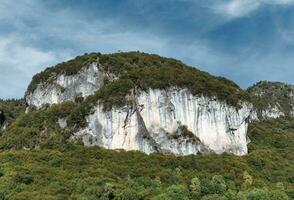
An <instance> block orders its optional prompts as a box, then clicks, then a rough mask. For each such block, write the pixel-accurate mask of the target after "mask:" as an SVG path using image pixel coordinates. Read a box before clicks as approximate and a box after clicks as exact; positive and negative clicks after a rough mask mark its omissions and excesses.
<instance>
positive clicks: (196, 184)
mask: <svg viewBox="0 0 294 200" xmlns="http://www.w3.org/2000/svg"><path fill="white" fill-rule="evenodd" d="M190 190H191V192H192V193H193V194H194V195H195V196H196V197H198V196H200V193H201V182H200V180H199V178H198V177H195V178H193V179H192V180H191V184H190Z"/></svg>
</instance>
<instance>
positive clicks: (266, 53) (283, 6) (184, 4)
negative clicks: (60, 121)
mask: <svg viewBox="0 0 294 200" xmlns="http://www.w3.org/2000/svg"><path fill="white" fill-rule="evenodd" d="M119 50H120V51H133V50H139V51H144V52H150V53H156V54H160V55H163V56H167V57H174V58H177V59H180V60H182V61H183V62H185V63H186V64H189V65H191V66H195V67H197V68H199V69H201V70H204V71H208V72H210V73H211V74H214V75H218V76H225V77H227V78H230V79H232V80H234V81H235V82H237V83H238V84H239V85H240V86H241V87H242V88H246V87H248V86H250V85H252V84H253V83H255V82H257V81H259V80H271V81H283V82H287V83H292V84H293V83H294V0H160V1H159V0H153V1H152V0H80V1H75V0H50V1H43V0H14V1H12V0H0V98H19V97H22V96H23V95H24V92H25V90H26V87H27V85H28V83H29V82H30V80H31V78H32V76H33V75H34V74H35V73H37V72H40V71H41V70H43V69H44V68H46V67H48V66H52V65H55V64H56V63H58V62H60V61H63V60H68V59H70V58H72V57H75V56H77V55H79V54H84V53H85V52H102V53H105V52H117V51H119Z"/></svg>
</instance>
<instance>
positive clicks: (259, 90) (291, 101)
mask: <svg viewBox="0 0 294 200" xmlns="http://www.w3.org/2000/svg"><path fill="white" fill-rule="evenodd" d="M247 91H248V93H249V95H250V96H251V98H252V101H253V104H254V107H255V110H256V113H257V115H258V118H259V119H260V120H263V119H269V118H279V117H284V116H289V117H294V86H293V85H289V84H285V83H280V82H267V81H261V82H259V83H257V84H255V85H254V86H252V87H250V88H248V90H247Z"/></svg>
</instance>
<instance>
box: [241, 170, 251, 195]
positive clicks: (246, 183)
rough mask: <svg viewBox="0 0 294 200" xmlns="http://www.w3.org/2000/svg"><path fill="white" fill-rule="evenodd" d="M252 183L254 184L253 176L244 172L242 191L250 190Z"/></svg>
mask: <svg viewBox="0 0 294 200" xmlns="http://www.w3.org/2000/svg"><path fill="white" fill-rule="evenodd" d="M252 182H253V178H252V176H251V175H250V174H249V173H248V172H247V171H244V173H243V184H242V189H243V190H248V189H249V188H250V187H251V185H252Z"/></svg>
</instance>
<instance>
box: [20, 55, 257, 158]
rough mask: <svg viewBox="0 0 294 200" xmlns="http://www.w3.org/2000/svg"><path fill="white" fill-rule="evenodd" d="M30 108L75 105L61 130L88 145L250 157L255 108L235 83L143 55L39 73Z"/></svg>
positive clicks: (95, 59)
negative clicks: (249, 134)
mask: <svg viewBox="0 0 294 200" xmlns="http://www.w3.org/2000/svg"><path fill="white" fill-rule="evenodd" d="M25 99H26V102H27V104H28V106H29V107H30V108H36V109H41V108H42V107H44V106H46V105H52V104H61V103H64V102H68V101H71V102H75V106H74V107H75V109H74V111H73V112H72V113H71V114H70V115H69V116H70V117H65V118H62V119H58V120H59V121H60V122H61V121H62V122H63V125H62V127H63V126H64V128H65V127H66V125H68V126H69V127H73V126H74V127H75V132H74V133H73V135H72V136H71V137H72V138H81V139H82V141H83V143H84V144H85V145H87V146H92V145H98V146H101V147H105V148H109V149H125V150H140V151H143V152H145V153H152V152H158V151H159V152H167V153H174V154H178V155H188V154H197V152H201V153H203V152H210V151H214V152H217V153H222V152H231V153H234V154H236V155H244V154H246V153H247V142H248V141H247V138H246V132H247V127H248V122H249V120H250V115H251V112H252V105H251V103H250V102H249V100H248V99H249V97H248V95H247V94H246V93H245V92H244V91H243V90H242V89H240V88H239V87H238V86H237V85H236V84H235V83H233V82H232V81H229V80H227V79H225V78H221V77H214V76H212V75H210V74H208V73H206V72H202V71H200V70H198V69H196V68H192V67H189V66H186V65H185V64H183V63H182V62H180V61H178V60H175V59H170V58H163V57H160V56H158V55H150V54H145V53H140V52H129V53H115V54H105V55H102V54H99V53H92V54H86V55H84V56H80V57H77V58H75V59H73V60H70V61H68V62H65V63H61V64H59V65H57V66H55V67H53V68H48V69H46V70H45V71H43V72H41V73H40V74H37V75H36V76H35V77H34V78H33V80H32V82H31V84H30V86H29V87H28V91H27V93H26V97H25Z"/></svg>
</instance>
